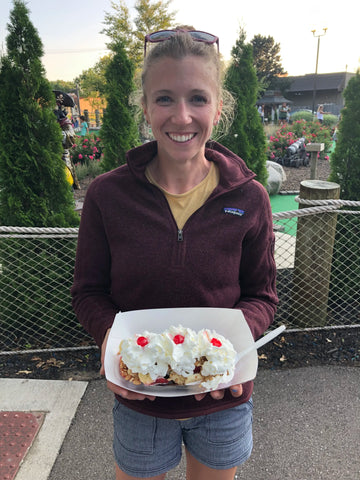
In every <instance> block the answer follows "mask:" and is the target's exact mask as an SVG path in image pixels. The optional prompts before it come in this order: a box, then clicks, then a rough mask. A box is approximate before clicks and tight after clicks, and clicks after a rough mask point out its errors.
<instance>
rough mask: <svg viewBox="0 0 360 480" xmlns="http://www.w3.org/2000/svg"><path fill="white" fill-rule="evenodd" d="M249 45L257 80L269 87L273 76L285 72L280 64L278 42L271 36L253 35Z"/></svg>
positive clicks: (275, 76)
mask: <svg viewBox="0 0 360 480" xmlns="http://www.w3.org/2000/svg"><path fill="white" fill-rule="evenodd" d="M251 45H252V47H253V57H254V66H255V69H256V76H257V79H258V82H259V83H260V84H262V85H263V86H264V88H265V89H266V88H269V86H270V85H271V83H272V81H273V80H274V79H275V78H278V76H279V75H284V74H285V73H286V72H285V71H284V69H283V67H282V65H281V56H280V44H279V43H275V40H274V38H273V37H270V36H268V37H264V36H262V35H255V36H254V38H253V39H252V40H251Z"/></svg>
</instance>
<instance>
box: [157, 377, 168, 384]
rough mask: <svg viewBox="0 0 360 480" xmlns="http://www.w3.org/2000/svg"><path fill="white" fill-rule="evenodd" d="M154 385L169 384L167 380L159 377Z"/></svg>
mask: <svg viewBox="0 0 360 480" xmlns="http://www.w3.org/2000/svg"><path fill="white" fill-rule="evenodd" d="M154 383H169V380H167V379H166V378H163V377H159V378H157V379H156V380H155V382H154Z"/></svg>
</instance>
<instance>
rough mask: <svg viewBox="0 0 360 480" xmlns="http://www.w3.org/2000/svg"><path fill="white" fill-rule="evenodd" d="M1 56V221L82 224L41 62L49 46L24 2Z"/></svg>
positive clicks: (16, 4) (16, 12)
mask: <svg viewBox="0 0 360 480" xmlns="http://www.w3.org/2000/svg"><path fill="white" fill-rule="evenodd" d="M8 30H9V34H8V36H7V39H6V45H7V53H6V55H4V56H3V57H2V58H1V59H0V112H1V123H0V145H1V149H0V224H2V225H11V226H42V227H49V226H60V227H67V226H73V225H76V224H78V215H77V214H76V212H75V211H74V201H73V197H72V192H71V188H70V185H69V184H68V183H67V181H66V176H65V167H64V162H63V160H62V158H61V155H62V150H63V148H62V134H61V129H60V126H59V125H58V123H57V120H56V117H55V115H54V112H53V109H54V106H55V97H54V94H53V92H52V91H51V88H50V84H49V82H48V81H47V80H46V78H45V72H44V68H43V66H42V63H41V57H42V55H43V47H42V43H41V40H40V37H39V35H38V32H37V30H36V29H35V28H34V26H33V25H32V23H31V21H30V19H29V11H28V9H27V7H26V6H25V4H24V2H23V1H22V0H14V8H13V10H12V11H11V13H10V23H9V24H8Z"/></svg>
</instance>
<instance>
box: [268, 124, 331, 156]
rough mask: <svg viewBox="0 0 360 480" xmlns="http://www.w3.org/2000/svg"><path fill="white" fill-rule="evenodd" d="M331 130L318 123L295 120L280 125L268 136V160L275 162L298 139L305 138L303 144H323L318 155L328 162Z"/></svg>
mask: <svg viewBox="0 0 360 480" xmlns="http://www.w3.org/2000/svg"><path fill="white" fill-rule="evenodd" d="M332 135H333V128H331V127H328V126H325V125H321V124H320V123H318V122H307V121H306V120H296V121H295V122H293V123H292V124H285V125H282V126H281V127H280V128H279V129H278V130H277V131H276V133H275V135H270V138H269V143H268V158H269V160H272V161H276V159H278V158H281V157H283V156H284V155H285V153H286V149H287V148H288V147H289V146H290V145H292V144H293V143H294V142H296V141H297V140H298V139H299V138H302V137H303V138H305V140H306V141H305V143H324V145H325V149H324V150H323V151H322V152H321V153H320V158H322V159H325V160H328V159H329V156H328V153H329V151H330V149H331V146H332Z"/></svg>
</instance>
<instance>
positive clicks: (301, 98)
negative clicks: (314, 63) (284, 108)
mask: <svg viewBox="0 0 360 480" xmlns="http://www.w3.org/2000/svg"><path fill="white" fill-rule="evenodd" d="M355 75H356V74H355V73H349V72H339V73H323V74H317V75H316V76H315V74H314V73H311V74H307V75H301V76H298V77H288V79H289V80H292V83H291V86H290V88H289V89H288V90H287V91H286V94H285V96H286V98H287V99H288V100H290V101H291V102H292V106H291V110H292V111H296V110H301V109H306V110H312V107H313V95H314V91H315V105H314V108H315V111H316V110H317V107H318V105H320V104H322V105H324V110H325V111H327V112H330V113H333V114H334V115H339V113H340V111H341V109H342V108H344V97H343V91H344V90H345V88H346V86H347V84H348V83H349V80H350V79H351V78H352V77H354V76H355Z"/></svg>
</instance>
